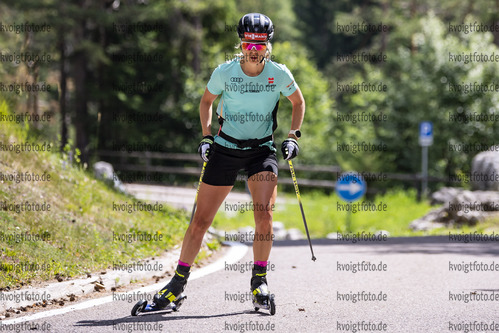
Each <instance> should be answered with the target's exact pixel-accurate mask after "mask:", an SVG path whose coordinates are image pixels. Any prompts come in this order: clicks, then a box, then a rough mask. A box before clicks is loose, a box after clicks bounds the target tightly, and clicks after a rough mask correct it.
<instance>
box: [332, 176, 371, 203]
mask: <svg viewBox="0 0 499 333" xmlns="http://www.w3.org/2000/svg"><path fill="white" fill-rule="evenodd" d="M366 190H367V184H366V182H365V181H364V179H363V178H362V176H361V175H359V174H358V173H356V172H346V173H343V174H342V175H341V176H340V177H338V181H337V182H336V193H337V194H338V196H339V197H340V198H341V199H343V200H345V201H348V202H353V201H357V200H359V199H360V198H362V197H363V196H364V194H365V193H366Z"/></svg>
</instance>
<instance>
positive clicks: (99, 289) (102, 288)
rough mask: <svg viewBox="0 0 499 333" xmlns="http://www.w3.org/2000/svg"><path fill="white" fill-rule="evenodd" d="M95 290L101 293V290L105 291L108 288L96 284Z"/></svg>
mask: <svg viewBox="0 0 499 333" xmlns="http://www.w3.org/2000/svg"><path fill="white" fill-rule="evenodd" d="M94 289H95V291H101V290H105V289H106V287H104V285H102V284H100V283H99V282H96V283H95V286H94Z"/></svg>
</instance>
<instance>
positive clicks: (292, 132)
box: [289, 130, 301, 138]
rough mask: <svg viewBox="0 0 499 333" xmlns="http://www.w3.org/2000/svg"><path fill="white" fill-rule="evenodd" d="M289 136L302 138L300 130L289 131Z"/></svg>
mask: <svg viewBox="0 0 499 333" xmlns="http://www.w3.org/2000/svg"><path fill="white" fill-rule="evenodd" d="M289 134H293V135H294V136H296V137H297V138H300V137H301V132H300V130H291V131H289Z"/></svg>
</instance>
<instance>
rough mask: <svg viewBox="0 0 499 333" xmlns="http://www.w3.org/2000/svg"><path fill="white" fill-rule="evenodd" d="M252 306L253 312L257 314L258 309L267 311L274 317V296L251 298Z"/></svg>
mask: <svg viewBox="0 0 499 333" xmlns="http://www.w3.org/2000/svg"><path fill="white" fill-rule="evenodd" d="M253 306H254V307H255V311H256V312H258V311H260V309H265V310H269V312H270V314H271V315H272V316H273V315H275V300H274V295H272V294H270V295H265V296H263V295H262V296H259V297H258V298H257V297H256V296H255V297H253Z"/></svg>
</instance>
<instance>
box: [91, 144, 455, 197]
mask: <svg viewBox="0 0 499 333" xmlns="http://www.w3.org/2000/svg"><path fill="white" fill-rule="evenodd" d="M97 156H99V158H100V159H101V160H104V161H107V162H109V163H111V164H113V167H114V169H115V170H116V171H121V172H123V171H125V172H126V171H130V172H132V171H133V172H144V173H162V174H174V175H186V176H195V177H199V173H200V170H201V166H202V160H201V158H200V157H199V155H197V154H185V153H160V152H149V151H144V152H122V151H107V150H100V151H97ZM134 159H135V161H133V160H134ZM154 160H157V161H162V162H161V165H157V164H158V163H153V161H154ZM167 162H174V163H175V162H187V163H188V164H192V165H196V166H167V165H163V164H166V163H167ZM294 168H295V170H296V171H297V172H308V173H313V174H317V173H325V174H329V175H328V176H327V177H323V178H329V180H328V179H305V178H300V179H299V185H300V186H304V187H315V188H324V189H334V188H335V186H336V181H335V180H332V179H337V177H338V175H340V174H341V171H342V170H341V168H340V167H339V166H336V165H300V164H299V163H296V164H295V166H294ZM279 169H280V170H288V165H287V164H279ZM383 176H384V178H385V179H386V180H399V181H403V182H409V183H412V184H413V185H414V187H415V188H417V189H418V191H419V190H420V186H418V185H419V184H420V183H421V181H422V180H423V177H422V175H421V174H398V173H383ZM427 180H428V181H429V182H445V183H459V181H451V180H449V179H443V178H438V177H432V176H428V178H427ZM279 183H281V184H286V185H293V181H292V180H291V178H290V177H279ZM376 192H379V190H377V189H376V188H372V187H371V188H368V193H376Z"/></svg>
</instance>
